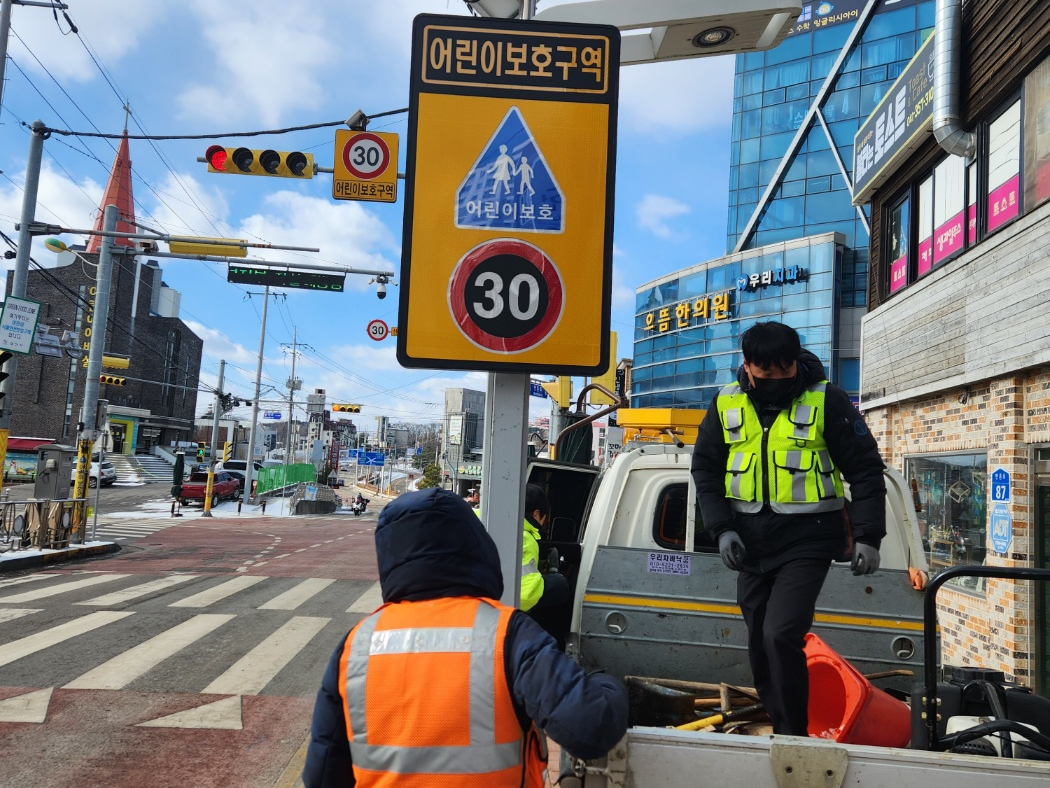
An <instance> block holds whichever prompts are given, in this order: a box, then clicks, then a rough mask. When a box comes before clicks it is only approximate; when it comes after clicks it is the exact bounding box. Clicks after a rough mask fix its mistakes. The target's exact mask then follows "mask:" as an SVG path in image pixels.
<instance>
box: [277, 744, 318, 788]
mask: <svg viewBox="0 0 1050 788" xmlns="http://www.w3.org/2000/svg"><path fill="white" fill-rule="evenodd" d="M309 746H310V734H309V733H308V734H306V740H305V741H304V742H303V743H302V745H300V747H299V749H298V750H297V751H296V753H295V755H293V756H292V759H291V760H290V761H288V765H287V766H285V767H284V771H283V772H281V776H280V777H278V778H277V782H275V783H274V784H273V788H303V781H302V773H303V767H304V766H305V765H306V750H307V748H308V747H309Z"/></svg>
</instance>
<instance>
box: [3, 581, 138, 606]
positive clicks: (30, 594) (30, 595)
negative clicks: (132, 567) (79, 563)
mask: <svg viewBox="0 0 1050 788" xmlns="http://www.w3.org/2000/svg"><path fill="white" fill-rule="evenodd" d="M123 577H127V575H118V574H105V575H94V576H92V577H85V578H83V579H82V580H74V581H73V582H72V583H62V584H60V585H57V586H49V587H48V588H34V589H33V590H32V591H23V592H22V593H21V594H13V595H11V596H5V597H4V598H3V599H0V603H3V604H5V605H6V604H9V603H11V602H33V601H35V600H37V599H45V598H47V597H49V596H58V595H59V594H65V593H68V592H69V591H79V590H80V589H82V588H90V587H91V586H97V585H100V584H102V583H110V582H112V581H114V580H120V579H121V578H123Z"/></svg>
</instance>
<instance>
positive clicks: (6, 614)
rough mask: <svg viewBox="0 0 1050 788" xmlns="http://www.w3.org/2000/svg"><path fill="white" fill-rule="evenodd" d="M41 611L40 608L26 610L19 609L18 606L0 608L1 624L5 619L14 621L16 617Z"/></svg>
mask: <svg viewBox="0 0 1050 788" xmlns="http://www.w3.org/2000/svg"><path fill="white" fill-rule="evenodd" d="M39 612H40V611H39V610H26V609H19V608H17V607H15V608H10V609H8V610H0V624H3V623H4V622H5V621H14V620H15V619H16V618H21V617H22V616H28V615H31V614H32V613H39Z"/></svg>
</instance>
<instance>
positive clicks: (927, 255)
mask: <svg viewBox="0 0 1050 788" xmlns="http://www.w3.org/2000/svg"><path fill="white" fill-rule="evenodd" d="M918 231H919V233H918V234H919V253H918V255H917V258H918V261H919V276H922V275H923V274H926V273H929V271H930V269H931V268H933V176H932V175H931V176H930V177H929V178H927V179H926V180H924V181H923V182H922V183H920V184H919V224H918Z"/></svg>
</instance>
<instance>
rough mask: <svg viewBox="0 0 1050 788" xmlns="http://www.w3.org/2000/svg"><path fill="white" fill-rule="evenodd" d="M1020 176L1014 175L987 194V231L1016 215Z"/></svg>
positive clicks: (1018, 204) (994, 228)
mask: <svg viewBox="0 0 1050 788" xmlns="http://www.w3.org/2000/svg"><path fill="white" fill-rule="evenodd" d="M1020 185H1021V176H1020V175H1015V176H1014V177H1012V178H1011V179H1010V180H1008V181H1007V182H1006V183H1004V184H1003V185H1002V186H1000V187H999V188H997V189H994V190H992V191H991V192H990V193H989V194H988V232H992V231H993V230H996V229H998V228H999V227H1001V226H1002V225H1004V224H1006V223H1007V222H1008V221H1010V220H1011V219H1013V218H1014V217H1015V216H1017V214H1018V212H1019V211H1020V210H1021V204H1020V201H1019V200H1018V190H1019V188H1020Z"/></svg>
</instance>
